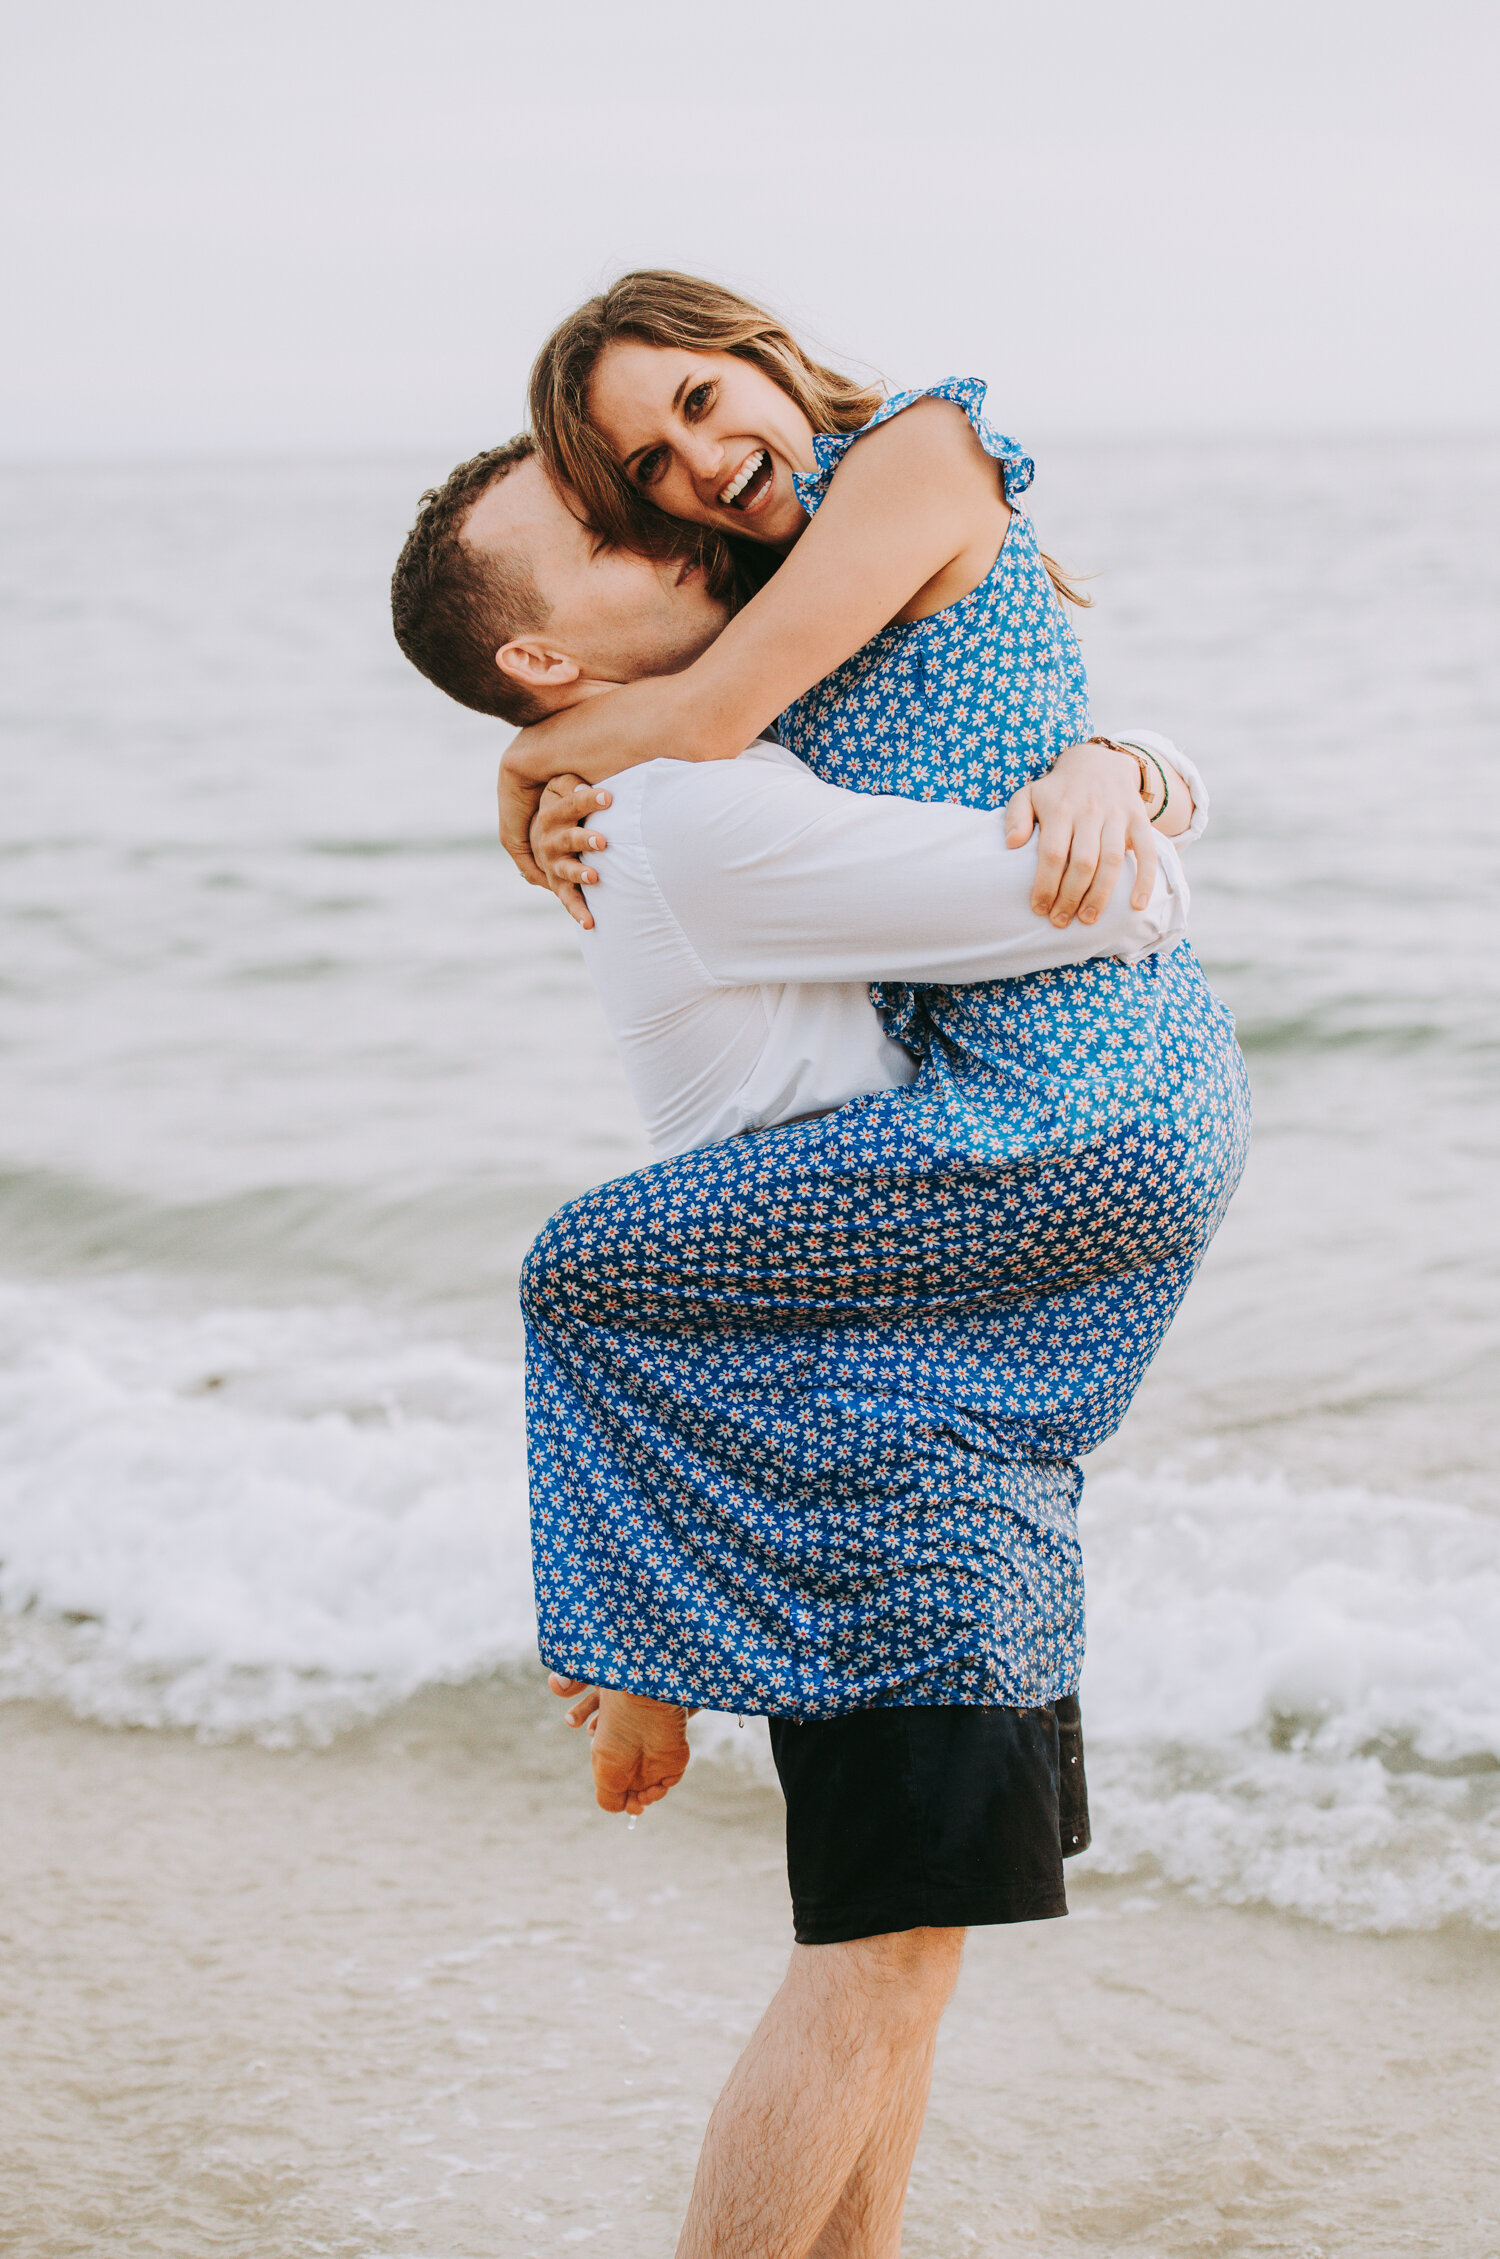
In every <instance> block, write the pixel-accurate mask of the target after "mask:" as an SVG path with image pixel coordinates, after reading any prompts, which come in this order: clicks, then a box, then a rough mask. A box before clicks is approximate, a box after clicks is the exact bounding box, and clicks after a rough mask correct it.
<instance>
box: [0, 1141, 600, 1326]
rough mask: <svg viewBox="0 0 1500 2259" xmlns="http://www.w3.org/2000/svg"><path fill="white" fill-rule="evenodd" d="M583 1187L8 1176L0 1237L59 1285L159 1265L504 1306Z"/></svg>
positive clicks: (280, 1284) (310, 1291) (243, 1288)
mask: <svg viewBox="0 0 1500 2259" xmlns="http://www.w3.org/2000/svg"><path fill="white" fill-rule="evenodd" d="M578 1189H579V1186H578V1185H577V1184H573V1183H569V1184H550V1183H547V1182H539V1181H537V1180H536V1179H535V1178H534V1177H532V1176H526V1177H524V1178H520V1179H517V1178H515V1177H507V1176H505V1175H503V1174H501V1173H500V1172H496V1173H495V1174H493V1175H489V1176H485V1175H476V1174H474V1173H472V1172H470V1173H466V1174H465V1175H464V1176H463V1177H462V1178H461V1179H459V1180H457V1181H454V1182H450V1183H446V1184H442V1183H439V1184H432V1185H418V1186H413V1187H411V1188H409V1189H401V1188H399V1187H397V1188H390V1189H387V1188H382V1187H378V1186H372V1187H363V1186H341V1185H336V1184H327V1183H308V1184H297V1183H288V1184H265V1185H255V1186H247V1187H245V1188H244V1189H242V1190H239V1191H235V1192H230V1193H225V1194H222V1195H220V1196H218V1197H216V1198H213V1197H211V1198H205V1199H196V1200H180V1199H179V1200H173V1199H170V1198H158V1197H154V1196H153V1195H152V1194H151V1193H149V1192H146V1191H142V1190H136V1189H126V1188H122V1187H120V1186H117V1185H113V1184H109V1183H105V1182H101V1181H99V1180H98V1179H95V1178H93V1177H90V1176H86V1175H83V1174H79V1173H68V1172H65V1171H61V1170H50V1169H10V1170H3V1169H0V1237H3V1240H4V1243H5V1247H6V1251H7V1256H8V1259H9V1261H10V1263H11V1266H12V1268H13V1269H16V1268H21V1267H23V1266H24V1267H27V1268H33V1267H34V1268H35V1269H36V1271H37V1272H39V1273H41V1274H43V1275H45V1276H47V1277H51V1278H57V1277H59V1276H64V1277H65V1276H67V1275H68V1274H69V1273H70V1272H97V1271H101V1270H102V1271H114V1272H133V1271H137V1270H151V1271H154V1272H156V1273H158V1274H159V1275H162V1276H178V1277H187V1278H192V1279H196V1280H199V1281H203V1280H206V1279H217V1280H219V1281H220V1282H224V1281H228V1280H232V1281H233V1282H234V1285H235V1288H236V1289H237V1290H239V1291H240V1292H242V1293H246V1294H259V1295H261V1296H264V1297H267V1298H270V1297H272V1296H274V1297H275V1298H276V1299H278V1300H287V1301H291V1300H295V1299H297V1298H298V1296H299V1295H300V1296H303V1297H307V1298H315V1299H318V1300H326V1299H329V1298H331V1297H333V1296H340V1295H342V1296H346V1297H347V1296H357V1297H359V1298H361V1299H364V1298H365V1297H369V1296H375V1295H379V1294H381V1293H384V1292H387V1291H390V1292H399V1293H400V1294H401V1296H402V1297H403V1299H405V1300H407V1301H422V1300H426V1299H434V1298H435V1299H442V1298H444V1297H449V1296H480V1295H485V1296H496V1297H498V1296H501V1295H506V1294H510V1295H513V1293H514V1288H515V1284H516V1281H517V1279H518V1277H519V1276H520V1269H521V1263H522V1260H523V1259H524V1257H525V1254H526V1250H527V1248H528V1246H529V1245H530V1243H531V1241H532V1239H533V1238H534V1237H535V1236H536V1234H537V1232H538V1231H539V1230H540V1229H541V1227H542V1225H543V1224H544V1223H545V1222H546V1220H547V1218H548V1216H549V1215H551V1214H552V1212H553V1210H554V1209H555V1208H557V1207H558V1206H559V1205H560V1204H561V1203H562V1202H563V1201H564V1200H566V1199H570V1198H571V1197H572V1196H573V1195H574V1193H575V1192H576V1191H577V1190H578Z"/></svg>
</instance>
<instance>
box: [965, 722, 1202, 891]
mask: <svg viewBox="0 0 1500 2259" xmlns="http://www.w3.org/2000/svg"><path fill="white" fill-rule="evenodd" d="M1186 790H1187V788H1186V786H1185V785H1184V786H1183V791H1184V793H1185V792H1186ZM1005 814H1006V829H1005V844H1006V845H1007V847H1024V846H1025V845H1026V842H1027V840H1028V839H1030V837H1031V834H1032V831H1033V829H1034V828H1036V827H1038V826H1039V827H1040V837H1039V839H1038V841H1037V863H1036V884H1035V886H1034V887H1033V888H1032V890H1031V907H1032V909H1033V910H1034V911H1035V912H1036V914H1037V916H1038V917H1040V918H1050V919H1051V921H1052V923H1053V925H1055V926H1058V927H1062V926H1066V925H1069V924H1071V923H1072V921H1073V919H1074V918H1075V917H1076V918H1077V919H1078V921H1079V923H1080V924H1081V925H1086V926H1091V925H1093V924H1095V923H1096V921H1097V919H1098V917H1099V913H1100V911H1101V910H1102V909H1103V908H1104V906H1105V904H1106V903H1107V902H1108V900H1109V898H1110V896H1111V895H1112V894H1113V893H1114V890H1115V885H1116V882H1117V880H1118V879H1119V876H1120V872H1121V869H1122V868H1123V866H1124V862H1125V856H1126V853H1127V851H1128V852H1129V853H1131V854H1132V855H1134V857H1135V884H1134V886H1133V887H1132V888H1131V890H1130V902H1131V907H1132V909H1135V910H1144V909H1145V907H1146V905H1147V904H1148V903H1149V901H1150V900H1151V890H1152V888H1153V886H1154V885H1155V884H1156V834H1155V832H1153V830H1152V829H1151V811H1150V808H1149V807H1148V805H1147V803H1146V802H1145V801H1144V800H1143V799H1142V798H1141V770H1140V764H1139V762H1138V761H1137V760H1136V759H1135V756H1134V755H1133V754H1131V753H1121V752H1119V751H1118V750H1117V749H1116V748H1115V747H1114V746H1112V745H1070V746H1068V747H1067V749H1066V750H1065V751H1064V752H1062V753H1060V754H1059V755H1058V757H1057V759H1056V761H1055V762H1054V763H1053V765H1052V767H1051V768H1050V769H1049V770H1048V771H1047V774H1046V775H1045V776H1043V777H1038V778H1036V780H1035V781H1034V782H1033V783H1031V784H1026V785H1023V786H1022V787H1021V789H1020V791H1019V792H1018V793H1017V794H1016V795H1015V797H1014V799H1012V801H1011V802H1010V804H1009V806H1008V807H1007V809H1006V811H1005Z"/></svg>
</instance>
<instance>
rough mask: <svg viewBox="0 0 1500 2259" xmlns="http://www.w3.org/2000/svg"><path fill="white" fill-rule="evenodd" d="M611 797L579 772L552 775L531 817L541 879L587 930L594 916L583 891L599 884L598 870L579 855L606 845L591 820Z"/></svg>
mask: <svg viewBox="0 0 1500 2259" xmlns="http://www.w3.org/2000/svg"><path fill="white" fill-rule="evenodd" d="M612 798H613V795H612V794H611V793H608V792H605V791H604V790H603V789H602V788H601V787H600V786H599V785H597V784H584V783H583V782H582V781H581V779H579V778H578V777H572V776H563V777H554V778H553V779H552V782H551V783H550V784H549V785H547V786H546V787H545V789H544V790H543V793H542V799H541V806H540V807H539V808H538V809H537V812H536V814H535V815H534V816H533V818H532V820H531V841H530V845H531V854H532V858H533V860H534V862H535V863H536V866H537V868H538V869H539V870H540V871H541V873H542V879H543V883H544V884H545V885H547V886H550V887H551V889H552V891H553V893H554V894H555V895H556V896H557V899H558V901H559V902H560V903H561V904H562V906H563V908H564V909H565V910H566V911H567V913H568V916H569V917H570V918H576V919H577V921H578V923H579V924H580V925H581V926H582V927H584V928H585V930H588V929H591V928H592V926H593V923H594V921H593V918H592V916H591V914H590V912H589V906H588V903H587V902H586V901H585V899H584V893H583V890H584V888H585V887H586V886H597V885H598V883H599V874H598V872H597V871H591V870H590V869H589V866H588V864H587V863H582V862H580V861H579V860H578V858H579V857H580V856H581V855H584V854H591V855H597V854H600V853H602V852H603V850H604V849H605V848H606V847H608V845H609V841H608V840H607V839H606V838H605V836H604V834H603V832H602V831H596V830H595V829H593V828H592V824H591V820H590V819H591V818H592V817H593V816H594V815H595V814H596V813H597V811H598V810H599V809H600V808H607V807H608V806H609V804H610V801H611V799H612Z"/></svg>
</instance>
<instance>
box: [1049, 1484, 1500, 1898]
mask: <svg viewBox="0 0 1500 2259" xmlns="http://www.w3.org/2000/svg"><path fill="white" fill-rule="evenodd" d="M1497 1537H1500V1530H1497V1525H1496V1523H1495V1521H1494V1519H1493V1518H1491V1517H1489V1516H1486V1515H1483V1514H1480V1513H1477V1512H1475V1511H1473V1510H1472V1509H1470V1508H1466V1507H1460V1506H1451V1505H1443V1504H1438V1503H1435V1502H1433V1501H1430V1500H1422V1499H1409V1498H1398V1497H1390V1496H1382V1495H1380V1494H1378V1493H1372V1492H1369V1491H1366V1490H1359V1489H1341V1490H1303V1489H1298V1488H1296V1487H1294V1486H1293V1485H1291V1484H1290V1483H1288V1482H1286V1481H1285V1480H1279V1479H1278V1480H1253V1479H1250V1478H1247V1477H1220V1478H1217V1479H1214V1480H1210V1481H1200V1482H1190V1481H1185V1480H1183V1479H1181V1478H1180V1477H1157V1478H1150V1479H1147V1478H1143V1477H1140V1476H1136V1475H1125V1474H1113V1475H1110V1476H1107V1477H1104V1478H1101V1479H1100V1480H1099V1481H1098V1482H1096V1483H1094V1484H1093V1485H1091V1486H1090V1491H1089V1502H1088V1506H1087V1510H1086V1524H1085V1557H1086V1560H1087V1563H1088V1572H1089V1592H1090V1613H1089V1662H1088V1666H1087V1669H1086V1672H1085V1677H1084V1705H1085V1717H1086V1720H1087V1726H1088V1739H1089V1780H1090V1788H1091V1791H1092V1794H1093V1799H1094V1809H1095V1840H1096V1845H1097V1848H1096V1850H1095V1851H1094V1852H1093V1853H1092V1854H1091V1858H1092V1861H1093V1863H1094V1864H1095V1865H1096V1866H1100V1867H1103V1868H1105V1869H1106V1870H1108V1871H1112V1872H1123V1871H1128V1870H1130V1869H1131V1868H1133V1867H1135V1866H1138V1865H1147V1866H1154V1867H1155V1868H1157V1869H1158V1870H1159V1871H1160V1872H1161V1873H1163V1874H1164V1875H1165V1876H1167V1877H1168V1878H1169V1879H1170V1880H1172V1881H1175V1882H1179V1883H1183V1884H1186V1885H1188V1886H1189V1887H1190V1888H1191V1889H1193V1890H1194V1891H1195V1892H1197V1893H1199V1894H1201V1895H1204V1896H1208V1897H1213V1898H1218V1899H1224V1900H1229V1901H1231V1902H1236V1903H1248V1902H1252V1901H1256V1902H1261V1903H1265V1904H1269V1905H1272V1906H1276V1907H1279V1908H1281V1909H1283V1910H1284V1911H1287V1912H1292V1913H1298V1914H1302V1915H1306V1916H1310V1917H1312V1918H1314V1919H1317V1920H1324V1921H1330V1922H1333V1923H1336V1924H1338V1925H1339V1926H1341V1927H1350V1928H1368V1929H1395V1928H1409V1927H1417V1928H1423V1927H1428V1926H1430V1925H1432V1924H1434V1923H1437V1922H1441V1921H1443V1920H1445V1919H1448V1918H1450V1917H1454V1916H1464V1917H1467V1918H1468V1919H1471V1920H1476V1921H1480V1922H1483V1923H1485V1924H1488V1925H1491V1926H1500V1643H1497V1640H1496V1636H1495V1635H1496V1627H1497V1625H1500V1545H1497Z"/></svg>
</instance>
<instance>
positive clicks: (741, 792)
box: [583, 732, 1207, 1155]
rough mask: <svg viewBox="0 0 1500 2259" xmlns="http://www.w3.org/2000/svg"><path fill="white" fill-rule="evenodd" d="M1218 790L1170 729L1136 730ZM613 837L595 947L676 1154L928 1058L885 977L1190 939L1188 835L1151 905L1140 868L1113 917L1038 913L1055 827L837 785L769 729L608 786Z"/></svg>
mask: <svg viewBox="0 0 1500 2259" xmlns="http://www.w3.org/2000/svg"><path fill="white" fill-rule="evenodd" d="M1136 734H1137V736H1138V737H1139V738H1140V740H1141V742H1143V743H1150V744H1151V745H1152V746H1153V747H1154V749H1155V750H1157V751H1158V752H1160V754H1161V756H1162V758H1163V759H1164V760H1170V761H1171V762H1172V763H1173V765H1174V766H1175V767H1177V768H1178V770H1179V771H1180V772H1181V773H1183V774H1185V775H1186V776H1187V778H1188V782H1189V784H1190V786H1191V788H1192V791H1193V798H1194V811H1195V817H1194V825H1193V828H1192V830H1191V831H1190V832H1189V833H1188V834H1187V835H1186V836H1187V837H1189V838H1191V837H1194V836H1196V833H1197V832H1198V831H1199V830H1201V828H1202V824H1203V821H1204V819H1205V817H1206V812H1207V796H1206V794H1205V793H1204V792H1203V788H1202V782H1201V779H1200V778H1199V777H1198V775H1197V772H1196V770H1195V769H1193V767H1192V765H1191V764H1190V763H1189V762H1187V761H1186V760H1185V759H1184V757H1183V756H1182V755H1181V754H1180V753H1178V752H1177V750H1176V748H1175V747H1174V746H1172V745H1171V743H1170V740H1168V739H1166V738H1161V737H1156V736H1150V737H1148V736H1147V734H1146V733H1144V732H1137V733H1136ZM609 788H610V791H611V793H612V794H613V796H614V801H613V806H612V807H611V808H610V810H609V813H608V816H607V817H606V818H604V819H602V820H603V821H604V822H606V823H607V824H608V827H609V828H608V838H609V848H608V851H607V852H606V853H604V854H602V855H600V856H599V858H598V860H597V863H596V866H595V867H596V868H597V870H598V874H599V879H598V884H597V885H596V886H594V887H591V888H590V890H589V906H590V908H591V910H592V911H593V915H594V921H595V922H594V927H593V930H592V931H591V932H585V933H584V934H583V948H584V957H585V961H586V963H587V965H588V968H589V972H590V974H591V975H592V978H593V981H594V985H595V987H596V989H597V990H598V993H599V998H600V1001H601V1003H602V1004H603V1006H604V1012H605V1017H606V1019H607V1020H608V1021H609V1024H610V1029H611V1032H612V1033H613V1035H614V1039H615V1042H616V1044H617V1045H618V1046H619V1049H620V1053H621V1056H622V1058H623V1061H624V1066H625V1073H626V1078H627V1080H628V1081H629V1083H630V1087H631V1090H632V1091H633V1093H634V1095H635V1098H636V1101H637V1103H638V1105H639V1106H640V1109H641V1112H642V1114H643V1115H644V1117H645V1122H646V1128H647V1132H648V1134H649V1136H650V1138H651V1142H652V1144H653V1146H654V1147H655V1149H656V1151H657V1152H658V1153H659V1154H662V1155H666V1154H670V1153H681V1152H686V1151H688V1150H689V1149H690V1148H693V1147H696V1146H702V1145H711V1144H713V1143H715V1142H716V1141H717V1140H718V1139H719V1138H723V1137H731V1136H733V1135H735V1133H736V1132H738V1131H740V1130H745V1129H759V1128H764V1127H766V1126H767V1125H769V1124H771V1123H774V1122H784V1121H790V1120H792V1119H793V1118H794V1117H795V1116H797V1115H799V1114H810V1113H815V1112H818V1111H819V1110H821V1109H823V1108H825V1107H830V1106H841V1105H843V1104H845V1103H846V1102H847V1101H848V1100H849V1099H851V1098H855V1097H858V1096H860V1095H861V1094H862V1093H863V1092H866V1091H873V1090H892V1089H895V1088H897V1087H898V1086H899V1085H900V1084H902V1083H906V1082H910V1081H911V1080H912V1078H913V1076H914V1075H915V1073H916V1066H915V1063H914V1061H913V1060H912V1057H911V1054H910V1053H909V1052H908V1051H906V1050H904V1049H903V1048H902V1046H901V1045H900V1044H898V1043H893V1042H892V1041H891V1040H890V1038H889V1037H888V1036H887V1035H886V1034H885V1032H884V1030H883V1029H882V1027H881V1024H880V1021H879V1019H878V1018H877V1016H876V1013H875V1010H874V1008H873V1006H872V1005H871V1003H870V1000H869V995H868V992H867V986H866V984H867V983H868V982H870V981H876V980H893V981H894V980H909V981H918V982H925V983H932V984H935V985H943V984H947V983H950V982H952V983H959V982H965V981H986V980H1003V979H1008V978H1012V977H1014V976H1015V975H1016V974H1019V973H1027V972H1037V971H1041V970H1043V969H1044V968H1046V967H1048V966H1053V965H1072V964H1078V963H1080V962H1082V961H1083V960H1084V959H1086V958H1089V957H1122V958H1124V959H1126V960H1127V961H1128V962H1132V963H1133V962H1135V961H1136V960H1137V959H1139V958H1141V957H1144V956H1147V955H1149V954H1151V953H1152V952H1153V951H1155V950H1161V949H1169V948H1171V947H1172V946H1173V945H1174V944H1175V943H1176V942H1177V941H1179V940H1180V939H1181V938H1182V935H1183V933H1184V931H1185V930H1186V924H1187V909H1188V891H1187V884H1186V881H1185V880H1184V878H1183V875H1182V866H1181V864H1180V863H1179V862H1178V859H1177V856H1176V854H1175V853H1174V851H1173V846H1172V843H1171V842H1170V841H1168V840H1166V839H1163V840H1162V841H1161V842H1160V867H1159V871H1158V876H1157V881H1156V887H1155V891H1154V892H1153V895H1152V898H1151V902H1150V905H1149V907H1148V908H1146V909H1145V910H1142V911H1135V910H1132V909H1131V907H1130V888H1131V885H1132V883H1133V880H1134V872H1133V870H1132V869H1131V868H1130V867H1129V864H1128V863H1127V868H1126V870H1125V872H1124V873H1123V875H1122V877H1121V879H1120V881H1119V883H1118V885H1117V886H1116V888H1115V892H1114V895H1113V896H1112V898H1111V900H1110V902H1109V904H1108V905H1107V907H1106V908H1105V909H1104V911H1103V912H1102V913H1101V915H1100V917H1099V920H1098V922H1097V924H1095V925H1092V926H1083V925H1080V924H1078V923H1077V921H1076V920H1075V921H1074V923H1073V924H1072V925H1069V926H1066V927H1064V928H1063V929H1062V930H1061V931H1059V930H1058V929H1057V928H1056V927H1055V926H1053V925H1052V924H1051V923H1050V922H1049V921H1048V920H1047V919H1045V918H1039V917H1037V916H1036V914H1035V913H1034V911H1033V910H1032V908H1031V902H1030V897H1031V888H1032V882H1033V880H1034V878H1035V875H1036V847H1035V842H1034V841H1033V843H1032V844H1031V845H1030V846H1027V847H1024V848H1008V847H1007V846H1006V845H1005V819H1004V816H1003V814H999V813H996V812H994V811H989V810H983V809H976V808H964V807H959V806H956V805H954V804H952V803H950V802H947V801H914V800H900V799H895V798H889V797H885V796H880V795H875V794H871V793H863V792H849V791H845V790H844V789H842V788H841V787H839V786H837V785H830V784H823V783H820V782H819V780H818V779H817V778H816V777H815V776H814V775H813V774H812V772H811V770H810V769H808V768H807V767H806V766H805V765H804V764H803V763H802V762H801V761H799V760H798V759H797V758H796V757H795V755H794V754H791V753H789V752H787V751H786V750H785V748H784V747H782V746H779V745H770V744H766V743H763V742H762V743H758V744H755V745H752V746H751V747H750V749H749V750H748V752H745V753H742V754H741V755H740V756H739V758H738V759H737V760H734V761H705V762H688V761H649V762H646V763H645V764H644V765H643V766H641V767H639V768H635V769H628V770H626V771H624V773H623V774H621V775H620V776H617V777H612V778H610V779H609Z"/></svg>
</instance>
